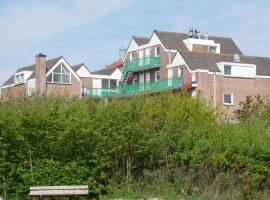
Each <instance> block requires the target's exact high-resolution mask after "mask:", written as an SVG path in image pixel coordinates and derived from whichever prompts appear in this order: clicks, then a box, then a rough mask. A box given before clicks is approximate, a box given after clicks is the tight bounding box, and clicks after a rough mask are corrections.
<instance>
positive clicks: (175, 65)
mask: <svg viewBox="0 0 270 200" xmlns="http://www.w3.org/2000/svg"><path fill="white" fill-rule="evenodd" d="M123 63H124V67H123V76H122V82H121V86H120V87H119V88H118V89H117V91H118V92H116V93H114V95H123V96H125V95H133V94H138V93H140V92H145V91H146V92H160V91H164V90H174V91H181V90H183V88H186V89H187V90H188V91H189V92H190V94H191V95H192V96H196V95H197V94H198V92H200V93H201V94H202V95H203V96H204V97H205V98H206V99H207V100H208V101H209V102H211V104H212V105H213V106H214V107H216V106H218V105H219V106H221V107H224V108H226V109H228V110H229V111H233V110H235V109H237V108H239V103H240V102H241V101H244V100H245V98H246V96H248V95H261V96H269V95H270V88H269V87H268V85H269V84H270V59H269V58H264V57H254V56H246V55H244V54H243V53H242V51H241V50H240V49H239V47H238V46H237V45H236V44H235V42H234V41H233V39H232V38H229V37H220V36H210V35H208V34H206V33H200V32H199V31H197V30H194V29H190V30H189V31H188V32H187V33H180V32H168V31H159V30H154V31H153V33H152V35H151V36H150V37H136V36H134V37H132V39H131V41H130V43H129V45H128V48H127V51H126V54H125V55H124V58H123Z"/></svg>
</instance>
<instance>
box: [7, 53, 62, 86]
mask: <svg viewBox="0 0 270 200" xmlns="http://www.w3.org/2000/svg"><path fill="white" fill-rule="evenodd" d="M62 58H63V56H60V57H57V58H53V59H50V60H47V61H46V70H47V71H49V70H50V69H51V68H53V66H54V65H55V64H56V63H57V62H58V61H59V60H60V59H62ZM22 71H32V72H33V73H32V74H31V76H30V77H29V78H28V80H30V79H33V78H35V77H36V73H35V71H36V65H35V64H34V65H29V66H26V67H21V68H18V69H17V71H16V72H15V73H18V72H22ZM15 73H14V74H13V75H12V76H11V77H10V78H9V79H8V80H7V81H6V82H5V83H4V84H3V85H2V86H6V85H12V84H14V76H15Z"/></svg>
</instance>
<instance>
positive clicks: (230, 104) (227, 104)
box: [223, 93, 233, 106]
mask: <svg viewBox="0 0 270 200" xmlns="http://www.w3.org/2000/svg"><path fill="white" fill-rule="evenodd" d="M225 95H231V103H226V102H225ZM223 105H225V106H233V93H223Z"/></svg>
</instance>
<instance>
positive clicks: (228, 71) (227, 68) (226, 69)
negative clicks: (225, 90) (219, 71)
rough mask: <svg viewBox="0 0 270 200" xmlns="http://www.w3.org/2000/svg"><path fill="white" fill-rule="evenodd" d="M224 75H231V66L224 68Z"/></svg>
mask: <svg viewBox="0 0 270 200" xmlns="http://www.w3.org/2000/svg"><path fill="white" fill-rule="evenodd" d="M224 75H227V76H231V75H232V66H230V65H225V66H224Z"/></svg>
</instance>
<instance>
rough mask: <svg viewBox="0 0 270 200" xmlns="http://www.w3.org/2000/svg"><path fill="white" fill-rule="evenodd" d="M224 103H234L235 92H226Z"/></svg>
mask: <svg viewBox="0 0 270 200" xmlns="http://www.w3.org/2000/svg"><path fill="white" fill-rule="evenodd" d="M223 101H224V105H233V94H230V93H225V94H224V96H223Z"/></svg>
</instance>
